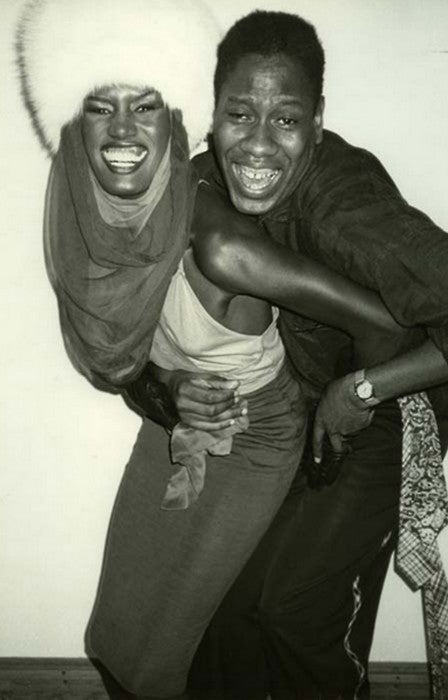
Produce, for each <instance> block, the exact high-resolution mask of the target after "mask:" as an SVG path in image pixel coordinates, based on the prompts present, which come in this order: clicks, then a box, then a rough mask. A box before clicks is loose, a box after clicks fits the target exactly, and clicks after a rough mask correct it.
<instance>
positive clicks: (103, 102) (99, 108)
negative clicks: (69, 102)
mask: <svg viewBox="0 0 448 700" xmlns="http://www.w3.org/2000/svg"><path fill="white" fill-rule="evenodd" d="M170 128H171V127H170V116H169V112H168V109H167V108H166V107H165V106H164V104H163V101H162V98H161V96H160V94H159V93H157V92H155V91H154V90H151V89H148V90H145V89H144V90H142V89H141V88H135V87H130V86H126V85H119V86H117V85H112V86H107V87H103V88H100V89H98V90H96V91H95V93H93V94H91V95H89V96H88V97H87V98H86V99H85V101H84V109H83V118H82V133H83V138H84V145H85V148H86V152H87V156H88V158H89V162H90V165H91V167H92V170H93V172H94V173H95V176H96V178H97V180H98V182H99V183H100V185H101V186H102V188H103V189H104V190H106V192H108V193H109V194H113V195H118V196H119V197H125V198H128V197H136V196H138V195H139V194H142V193H143V192H145V190H147V189H148V187H149V185H150V184H151V181H152V179H153V177H154V175H155V173H156V171H157V168H158V167H159V164H160V161H161V159H162V156H163V154H164V152H165V150H166V147H167V144H168V140H169V137H170Z"/></svg>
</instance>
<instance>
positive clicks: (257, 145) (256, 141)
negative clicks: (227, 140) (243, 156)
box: [241, 122, 277, 158]
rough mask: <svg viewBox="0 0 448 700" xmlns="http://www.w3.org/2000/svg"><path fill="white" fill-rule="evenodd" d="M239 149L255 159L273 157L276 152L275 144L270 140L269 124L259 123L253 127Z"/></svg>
mask: <svg viewBox="0 0 448 700" xmlns="http://www.w3.org/2000/svg"><path fill="white" fill-rule="evenodd" d="M241 148H242V149H243V150H244V151H246V153H249V154H250V155H253V156H254V157H256V158H262V157H265V156H273V155H274V154H275V153H276V152H277V144H276V142H275V140H274V139H273V138H272V134H271V132H270V128H269V124H265V123H262V122H259V123H258V124H256V125H255V126H253V127H252V129H251V131H250V133H249V134H248V135H247V136H246V138H245V139H244V141H243V142H242V143H241Z"/></svg>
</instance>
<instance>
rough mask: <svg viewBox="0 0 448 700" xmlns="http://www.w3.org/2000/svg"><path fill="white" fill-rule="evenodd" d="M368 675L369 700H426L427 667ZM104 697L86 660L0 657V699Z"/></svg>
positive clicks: (382, 669)
mask: <svg viewBox="0 0 448 700" xmlns="http://www.w3.org/2000/svg"><path fill="white" fill-rule="evenodd" d="M370 673H371V681H372V700H385V699H386V698H395V699H397V700H429V697H430V696H429V689H428V676H427V670H426V664H423V663H372V664H371V671H370ZM447 688H448V684H447ZM106 698H107V695H106V693H105V691H104V688H103V685H102V682H101V679H100V676H99V675H98V672H97V671H96V669H95V668H94V667H93V666H92V665H91V664H90V662H89V661H88V660H87V659H62V658H61V659H7V658H3V659H2V658H0V700H106ZM447 700H448V694H447Z"/></svg>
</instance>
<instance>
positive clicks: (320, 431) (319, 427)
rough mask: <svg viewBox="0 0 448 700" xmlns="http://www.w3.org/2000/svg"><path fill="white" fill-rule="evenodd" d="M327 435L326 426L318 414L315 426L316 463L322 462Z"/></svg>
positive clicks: (314, 455)
mask: <svg viewBox="0 0 448 700" xmlns="http://www.w3.org/2000/svg"><path fill="white" fill-rule="evenodd" d="M324 436H325V427H324V425H323V423H322V422H321V421H320V420H319V418H318V416H316V418H315V420H314V427H313V460H314V461H315V462H316V463H320V462H322V444H323V441H324Z"/></svg>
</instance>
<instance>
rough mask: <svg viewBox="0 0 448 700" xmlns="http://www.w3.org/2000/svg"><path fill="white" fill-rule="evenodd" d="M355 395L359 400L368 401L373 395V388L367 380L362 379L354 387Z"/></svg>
mask: <svg viewBox="0 0 448 700" xmlns="http://www.w3.org/2000/svg"><path fill="white" fill-rule="evenodd" d="M356 393H357V394H358V396H359V398H360V399H370V398H371V397H372V395H373V386H372V385H371V383H370V382H369V381H368V380H367V379H364V380H363V381H362V382H361V383H360V384H358V386H357V387H356Z"/></svg>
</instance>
